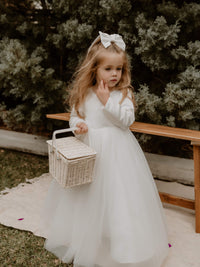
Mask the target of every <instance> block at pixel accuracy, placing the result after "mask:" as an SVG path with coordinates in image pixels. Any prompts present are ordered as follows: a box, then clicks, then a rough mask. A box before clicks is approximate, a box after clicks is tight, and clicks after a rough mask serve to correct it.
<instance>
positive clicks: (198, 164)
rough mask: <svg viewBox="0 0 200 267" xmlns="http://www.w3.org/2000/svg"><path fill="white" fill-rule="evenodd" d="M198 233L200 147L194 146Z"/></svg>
mask: <svg viewBox="0 0 200 267" xmlns="http://www.w3.org/2000/svg"><path fill="white" fill-rule="evenodd" d="M193 156H194V190H195V191H194V193H195V217H196V233H200V146H198V145H193Z"/></svg>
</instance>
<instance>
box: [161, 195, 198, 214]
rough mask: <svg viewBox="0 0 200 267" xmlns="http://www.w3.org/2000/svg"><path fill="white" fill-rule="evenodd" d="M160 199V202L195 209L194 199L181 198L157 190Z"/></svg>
mask: <svg viewBox="0 0 200 267" xmlns="http://www.w3.org/2000/svg"><path fill="white" fill-rule="evenodd" d="M159 195H160V199H161V201H162V202H165V203H169V204H172V205H176V206H179V207H184V208H188V209H192V210H194V209H195V201H194V200H193V199H188V198H183V197H179V196H174V195H171V194H168V193H164V192H159Z"/></svg>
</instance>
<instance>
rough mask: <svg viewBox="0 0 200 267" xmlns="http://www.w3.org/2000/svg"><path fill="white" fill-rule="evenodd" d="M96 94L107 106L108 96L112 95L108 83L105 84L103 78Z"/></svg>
mask: <svg viewBox="0 0 200 267" xmlns="http://www.w3.org/2000/svg"><path fill="white" fill-rule="evenodd" d="M96 95H97V97H98V98H99V100H100V101H101V103H102V104H103V105H104V106H105V105H106V103H107V101H108V98H109V97H110V91H109V88H108V85H107V84H106V83H105V84H104V82H103V80H101V82H100V84H99V86H98V87H97V90H96Z"/></svg>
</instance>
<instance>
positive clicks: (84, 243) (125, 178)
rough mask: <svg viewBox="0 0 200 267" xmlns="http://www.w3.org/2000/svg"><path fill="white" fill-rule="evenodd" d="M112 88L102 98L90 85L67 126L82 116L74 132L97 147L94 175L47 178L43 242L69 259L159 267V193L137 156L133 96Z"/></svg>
mask: <svg viewBox="0 0 200 267" xmlns="http://www.w3.org/2000/svg"><path fill="white" fill-rule="evenodd" d="M121 98H122V94H121V92H120V91H112V92H111V95H110V98H109V99H108V102H107V103H106V105H105V106H103V105H102V104H101V102H100V101H99V99H98V98H97V96H96V94H95V93H94V92H93V91H92V90H91V92H90V94H89V95H88V96H87V99H86V101H85V103H84V105H83V106H82V107H81V109H80V113H81V112H84V115H85V119H84V120H83V119H81V118H79V117H78V116H77V114H76V112H75V111H74V110H73V111H72V113H71V119H70V126H71V127H74V126H75V125H76V124H77V123H78V122H80V121H84V122H86V124H87V125H88V129H89V130H88V133H87V134H84V135H81V136H78V138H81V139H82V141H83V142H85V143H87V144H89V145H90V146H91V147H93V148H94V149H95V150H96V152H97V159H96V163H95V170H94V181H93V182H92V183H91V184H88V185H82V186H78V187H74V188H69V189H64V188H62V187H61V186H60V185H59V184H58V183H57V182H56V181H55V180H54V179H53V181H52V183H51V185H50V188H49V191H48V194H47V197H46V201H45V208H44V213H43V221H44V225H45V227H46V229H47V239H46V241H45V248H46V249H47V250H49V251H51V252H52V253H54V254H55V255H57V256H58V257H59V258H60V259H61V260H62V261H63V262H66V263H70V262H72V261H73V263H74V267H161V266H162V263H163V261H164V259H165V258H166V257H167V254H168V238H167V229H166V224H165V217H164V213H163V207H162V204H161V201H160V197H159V194H158V191H157V188H156V185H155V182H154V179H153V177H152V174H151V172H150V169H149V167H148V164H147V162H146V159H145V157H144V154H143V152H142V150H141V148H140V146H139V144H138V142H137V140H136V139H135V137H134V135H133V134H132V133H131V131H130V130H129V126H130V125H131V124H132V123H133V121H134V118H135V117H134V107H133V104H132V101H131V100H130V99H129V98H126V99H125V100H124V101H123V102H122V104H121V105H120V104H119V102H120V100H121Z"/></svg>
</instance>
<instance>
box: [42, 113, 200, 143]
mask: <svg viewBox="0 0 200 267" xmlns="http://www.w3.org/2000/svg"><path fill="white" fill-rule="evenodd" d="M46 116H47V118H50V119H57V120H64V121H68V120H69V119H70V113H57V114H47V115H46ZM130 130H131V131H133V132H138V133H145V134H151V135H158V136H163V137H171V138H176V139H182V140H189V141H194V142H200V131H195V130H189V129H182V128H173V127H169V126H163V125H156V124H149V123H143V122H134V123H133V124H132V125H131V126H130Z"/></svg>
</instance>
